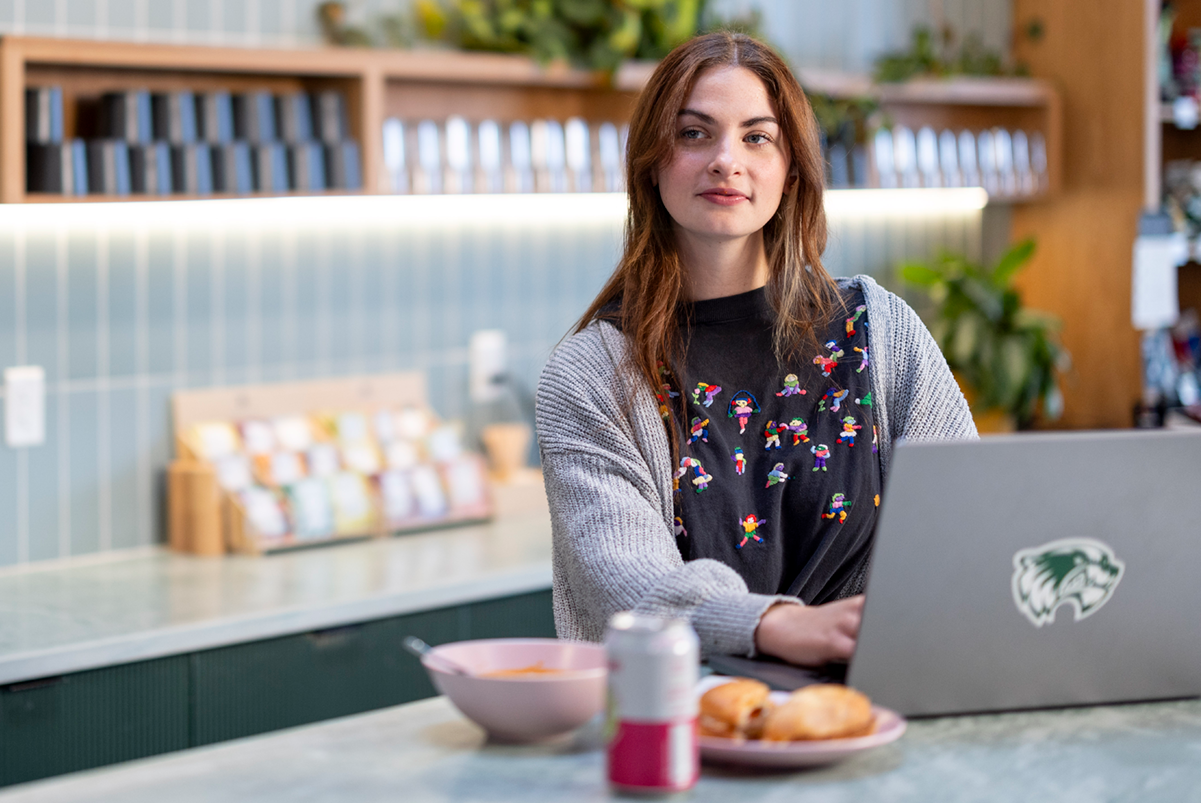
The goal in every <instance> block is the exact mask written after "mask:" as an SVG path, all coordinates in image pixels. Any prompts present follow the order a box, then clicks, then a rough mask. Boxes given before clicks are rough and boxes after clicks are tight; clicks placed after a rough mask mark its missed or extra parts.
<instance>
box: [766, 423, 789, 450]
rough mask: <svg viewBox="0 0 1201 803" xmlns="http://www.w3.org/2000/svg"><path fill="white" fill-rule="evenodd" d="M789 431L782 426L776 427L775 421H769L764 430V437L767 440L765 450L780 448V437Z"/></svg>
mask: <svg viewBox="0 0 1201 803" xmlns="http://www.w3.org/2000/svg"><path fill="white" fill-rule="evenodd" d="M787 431H788V427H787V426H785V425H783V424H781V425H779V426H777V425H776V422H775V421H768V422H767V426H766V427H765V428H764V429H763V437H765V438H767V445H766V446H764V447H763V448H764V449H765V450H766V451H769V452H770V451H771V450H772V449H779V448H780V436H781V435H783V434H784V433H785V432H787Z"/></svg>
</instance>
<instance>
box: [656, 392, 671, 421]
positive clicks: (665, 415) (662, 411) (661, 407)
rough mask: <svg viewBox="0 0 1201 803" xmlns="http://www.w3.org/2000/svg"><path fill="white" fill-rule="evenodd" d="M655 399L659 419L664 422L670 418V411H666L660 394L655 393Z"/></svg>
mask: <svg viewBox="0 0 1201 803" xmlns="http://www.w3.org/2000/svg"><path fill="white" fill-rule="evenodd" d="M655 398H656V399H658V401H659V417H660V418H662V419H663V420H664V421H666V420H667V419H669V418H671V410H668V409H667V402H666V401H665V400H664V398H663V394H662V393H656V394H655Z"/></svg>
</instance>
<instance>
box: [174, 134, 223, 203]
mask: <svg viewBox="0 0 1201 803" xmlns="http://www.w3.org/2000/svg"><path fill="white" fill-rule="evenodd" d="M171 183H172V184H173V185H174V187H175V191H176V192H177V193H183V194H185V195H210V194H212V192H213V161H212V154H211V153H210V151H209V146H208V145H205V144H202V143H197V142H193V143H191V144H189V145H172V146H171Z"/></svg>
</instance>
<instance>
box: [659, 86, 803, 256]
mask: <svg viewBox="0 0 1201 803" xmlns="http://www.w3.org/2000/svg"><path fill="white" fill-rule="evenodd" d="M673 144H674V150H673V154H672V157H671V160H670V161H669V162H668V163H667V164H666V165H664V166H663V167H660V168H659V170H658V171H657V173H656V175H655V178H656V181H657V184H658V186H659V196H660V197H661V198H662V199H663V205H664V206H665V207H666V208H667V211H668V213H670V214H671V217H672V219H673V220H674V221H675V223H676V231H677V235H678V236H688V237H693V238H697V239H702V240H714V239H716V240H730V239H739V238H745V237H747V236H750V235H752V234H755V233H757V232H759V231H760V230H761V229H762V228H763V226H764V224H766V223H767V221H769V220H770V219H771V217H772V215H774V214H775V213H776V210H777V209H778V208H779V206H780V199H781V197H783V194H784V191H785V189H786V187H787V184H788V172H789V167H790V160H789V155H788V150H787V148H786V146H785V143H784V142H783V139H782V137H781V132H780V124H779V122H778V121H777V118H776V108H775V104H773V103H772V101H771V98H770V97H769V96H768V94H767V88H766V87H765V86H764V85H763V82H762V81H761V80H759V77H758V76H757V75H755V74H754V73H753V72H751V71H750V70H748V69H746V68H745V67H717V68H713V69H709V70H706V71H705V72H703V73H701V75H700V77H699V78H698V79H697V81H696V85H695V86H694V87H693V89H692V94H691V95H689V96H688V100H687V101H686V102H685V104H684V108H683V109H682V110H681V111H680V113H679V115H678V117H677V119H676V130H675V141H674V143H673Z"/></svg>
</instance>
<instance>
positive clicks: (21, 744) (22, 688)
mask: <svg viewBox="0 0 1201 803" xmlns="http://www.w3.org/2000/svg"><path fill="white" fill-rule="evenodd" d="M187 746H188V658H187V656H182V655H181V656H174V657H171V658H163V659H159V660H154V661H143V662H140V663H135V664H126V665H124V666H114V667H107V668H105V669H97V670H92V671H88V672H79V673H76V674H72V675H64V676H62V677H57V678H47V679H45V680H37V681H30V682H23V683H14V684H11V685H8V686H3V687H0V785H8V784H13V783H20V782H22V781H31V780H34V779H37V778H46V777H49V776H51V775H59V774H61V773H64V772H73V771H75V770H82V769H87V768H89V767H98V766H101V765H104V764H112V763H114V762H117V761H128V760H130V759H134V758H143V757H145V756H151V755H155V754H157V753H165V752H168V751H171V750H181V749H183V748H186V747H187Z"/></svg>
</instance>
